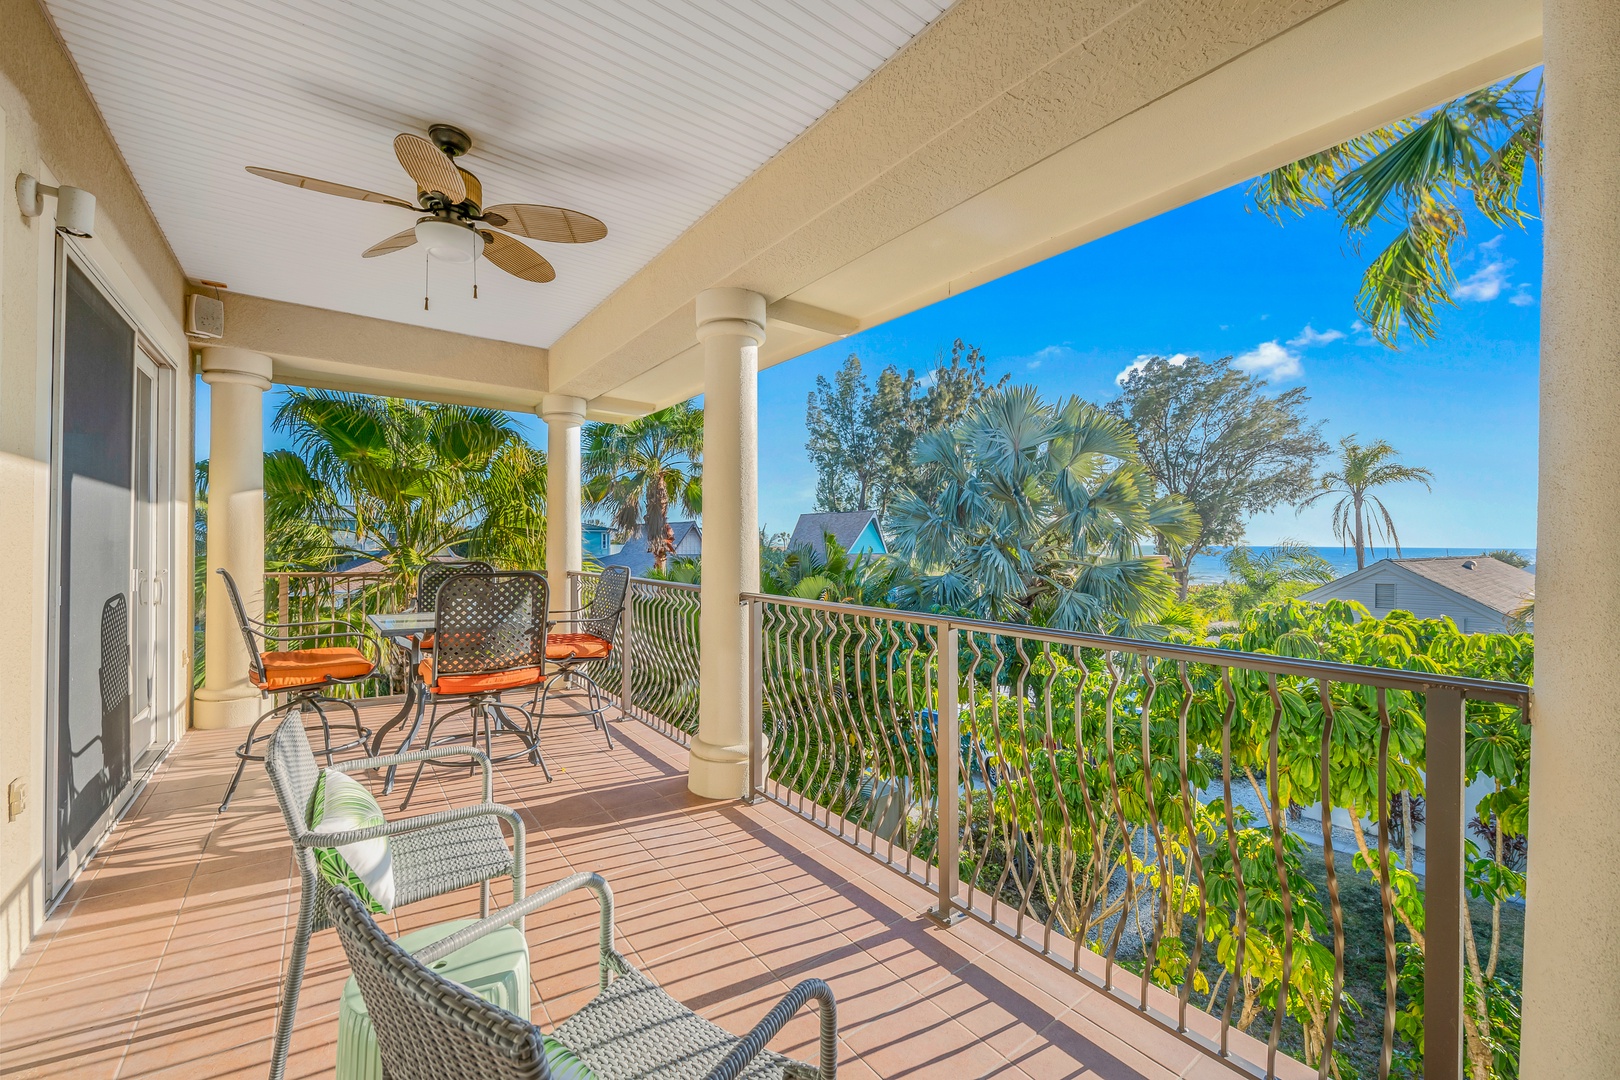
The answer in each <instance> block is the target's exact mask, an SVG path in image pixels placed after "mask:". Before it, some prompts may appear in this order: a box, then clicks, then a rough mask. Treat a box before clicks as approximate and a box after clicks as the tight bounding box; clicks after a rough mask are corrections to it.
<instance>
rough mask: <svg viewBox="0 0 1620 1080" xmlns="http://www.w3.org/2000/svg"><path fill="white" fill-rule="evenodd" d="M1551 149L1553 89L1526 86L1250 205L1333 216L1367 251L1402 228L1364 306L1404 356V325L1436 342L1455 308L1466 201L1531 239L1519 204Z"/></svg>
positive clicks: (1492, 89) (1456, 105) (1421, 119)
mask: <svg viewBox="0 0 1620 1080" xmlns="http://www.w3.org/2000/svg"><path fill="white" fill-rule="evenodd" d="M1541 149H1542V82H1541V79H1540V78H1537V79H1535V80H1534V81H1533V82H1526V81H1525V77H1524V76H1518V77H1515V78H1513V79H1509V80H1508V81H1507V82H1504V83H1498V84H1496V85H1495V86H1489V87H1486V88H1485V89H1483V90H1476V91H1474V92H1473V93H1470V94H1465V95H1464V96H1462V97H1460V98H1457V99H1456V100H1455V101H1449V102H1447V103H1445V104H1444V105H1441V106H1440V107H1439V108H1437V109H1435V110H1434V111H1433V112H1430V113H1428V114H1427V115H1424V116H1416V117H1411V118H1408V119H1406V120H1402V121H1400V122H1399V123H1396V124H1390V125H1388V126H1386V127H1381V128H1375V129H1374V130H1372V131H1370V132H1368V133H1367V134H1365V135H1360V136H1357V137H1356V138H1354V139H1351V140H1350V141H1349V142H1345V143H1340V144H1339V145H1338V146H1333V147H1329V148H1328V149H1326V150H1323V151H1322V152H1320V153H1317V154H1312V155H1310V156H1309V157H1305V158H1301V159H1300V160H1298V161H1296V162H1293V163H1291V164H1289V165H1284V166H1282V167H1281V168H1279V169H1275V170H1273V171H1272V172H1269V173H1267V174H1265V175H1264V176H1262V177H1260V178H1259V179H1258V180H1256V181H1255V182H1254V184H1253V185H1252V186H1251V188H1250V191H1249V194H1250V196H1251V198H1252V199H1253V200H1254V203H1255V205H1256V206H1257V207H1258V208H1259V209H1260V210H1261V211H1263V212H1264V213H1266V214H1267V215H1269V216H1270V217H1272V218H1273V219H1274V220H1280V219H1281V216H1282V212H1283V211H1285V210H1286V211H1292V212H1293V213H1295V214H1304V213H1306V212H1307V211H1309V210H1312V209H1323V208H1331V209H1332V211H1333V212H1334V213H1336V214H1337V215H1338V217H1339V220H1340V224H1341V226H1342V228H1343V230H1344V232H1345V233H1346V234H1347V236H1348V237H1349V238H1350V240H1351V241H1352V242H1353V243H1356V244H1359V242H1360V241H1361V240H1362V239H1363V238H1364V237H1366V236H1367V235H1368V234H1369V233H1370V232H1371V231H1372V229H1373V228H1374V227H1375V226H1376V225H1379V224H1383V225H1386V226H1393V227H1394V228H1395V230H1396V232H1395V236H1394V238H1393V239H1392V240H1391V241H1390V242H1389V244H1388V245H1387V246H1386V247H1385V248H1384V249H1383V250H1382V251H1380V252H1379V253H1378V254H1377V255H1376V256H1374V257H1373V260H1372V262H1371V263H1370V264H1369V265H1368V267H1367V270H1366V272H1365V273H1364V274H1363V276H1362V279H1361V289H1360V292H1359V294H1358V295H1357V297H1356V307H1357V309H1358V311H1359V312H1360V314H1361V319H1362V322H1363V323H1364V324H1365V325H1366V327H1367V329H1368V330H1369V331H1371V332H1372V334H1373V335H1374V336H1375V337H1377V338H1378V340H1380V341H1382V342H1383V343H1384V344H1386V345H1388V346H1390V347H1392V348H1393V347H1394V346H1395V342H1396V337H1397V335H1398V333H1399V331H1400V328H1401V326H1402V325H1403V324H1404V325H1405V327H1406V328H1407V329H1408V330H1410V331H1411V333H1412V335H1413V337H1415V338H1417V340H1418V341H1428V340H1431V339H1432V338H1433V337H1434V335H1435V332H1436V328H1437V322H1438V320H1437V316H1436V310H1437V309H1438V307H1439V306H1440V305H1442V304H1450V303H1452V299H1451V295H1452V287H1453V286H1454V285H1455V283H1456V276H1455V274H1454V272H1453V270H1452V266H1451V251H1452V248H1453V247H1454V246H1455V245H1456V243H1457V241H1458V240H1460V239H1461V238H1462V236H1463V235H1464V231H1465V230H1464V221H1463V216H1462V210H1461V208H1460V206H1459V202H1460V199H1461V198H1463V197H1467V198H1471V200H1472V202H1473V204H1474V206H1475V207H1476V208H1477V209H1478V210H1479V212H1480V213H1481V214H1483V215H1484V216H1485V217H1486V218H1487V219H1488V220H1489V221H1490V222H1491V223H1492V224H1495V225H1498V226H1507V225H1517V226H1519V227H1521V228H1522V227H1523V226H1524V223H1525V222H1526V221H1527V220H1529V219H1530V217H1531V214H1530V213H1529V212H1528V211H1527V210H1525V209H1524V208H1523V207H1521V205H1520V193H1521V191H1522V189H1523V187H1524V182H1525V177H1526V173H1527V166H1529V165H1531V164H1534V165H1535V167H1536V169H1537V170H1538V171H1539V170H1540V167H1541ZM1538 180H1539V178H1538ZM1537 201H1538V203H1539V192H1538V200H1537Z"/></svg>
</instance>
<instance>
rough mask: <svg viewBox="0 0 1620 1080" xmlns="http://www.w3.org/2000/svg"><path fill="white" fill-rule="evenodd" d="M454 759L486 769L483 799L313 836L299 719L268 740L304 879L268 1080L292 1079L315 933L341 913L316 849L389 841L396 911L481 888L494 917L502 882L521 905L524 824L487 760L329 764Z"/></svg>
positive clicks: (442, 752) (307, 752)
mask: <svg viewBox="0 0 1620 1080" xmlns="http://www.w3.org/2000/svg"><path fill="white" fill-rule="evenodd" d="M457 756H459V757H466V758H470V759H472V761H473V763H474V764H475V765H478V766H481V767H482V768H483V772H484V789H483V800H482V801H481V802H478V803H473V804H470V805H465V806H457V807H452V808H451V809H448V810H440V811H437V812H435V813H432V814H421V815H419V816H417V817H411V818H402V819H400V820H396V821H390V822H387V823H386V824H384V825H380V826H378V827H376V828H373V829H360V830H355V831H353V832H349V833H335V834H333V833H318V832H313V831H311V829H310V827H309V823H308V822H309V818H308V814H309V805H310V801H311V799H312V798H313V797H314V794H315V782H316V780H317V779H318V778H319V776H320V766H319V765H318V764H317V763H316V761H315V755H314V753H313V751H312V750H311V749H310V745H309V739H308V737H307V736H306V735H305V734H304V725H303V723H302V721H301V720H300V719H299V716H298V713H296V712H294V713H291V714H289V715H288V717H287V719H286V720H284V721H283V722H282V723H281V724H280V725H278V726H277V727H276V730H275V731H274V732H273V733H272V734H271V735H270V742H269V746H268V747H267V748H266V750H265V755H264V767H265V770H266V771H267V772H268V773H269V774H270V784H271V786H272V787H273V788H274V789H275V792H276V801H277V802H278V803H280V804H281V814H282V817H283V818H284V819H285V821H286V825H287V834H288V835H289V836H290V837H291V838H292V842H293V849H294V851H295V852H296V853H297V856H298V871H299V877H300V878H301V880H302V892H301V894H300V898H299V902H298V922H297V924H296V927H295V929H294V932H293V941H292V949H291V951H290V952H289V953H288V957H287V963H286V968H285V973H284V975H283V978H282V988H281V1002H280V1006H279V1008H278V1010H277V1014H276V1037H275V1042H274V1044H273V1046H272V1049H271V1058H270V1080H281V1077H282V1076H283V1075H284V1074H285V1072H286V1068H287V1048H288V1046H289V1044H290V1042H291V1039H292V1025H293V1018H294V1017H295V1016H296V1015H297V1013H298V992H299V989H300V987H301V986H302V985H303V981H304V962H305V959H306V958H307V957H308V955H309V939H310V938H311V937H313V936H314V934H315V932H316V931H318V930H324V929H326V928H327V927H329V926H332V925H334V920H333V911H334V909H335V908H336V907H338V906H339V905H338V904H337V903H335V898H336V897H337V896H339V895H343V894H341V891H340V890H335V889H333V887H332V886H330V885H328V884H327V883H326V881H325V879H323V878H322V877H321V875H320V871H319V869H318V868H317V865H316V861H315V852H314V849H315V848H317V847H322V848H327V847H336V846H338V845H339V844H349V843H355V842H357V841H360V840H369V839H372V838H373V837H378V836H386V837H389V854H390V857H391V860H392V862H393V869H394V895H395V903H394V906H395V908H396V909H397V908H400V907H403V906H405V905H406V904H412V903H415V902H416V901H418V900H428V899H431V898H433V897H435V896H442V895H444V894H445V893H449V892H454V891H456V890H457V889H464V888H467V887H469V886H472V885H478V886H480V889H479V898H478V914H479V916H480V917H485V916H488V914H489V906H490V883H491V882H493V881H495V880H497V879H499V878H503V877H509V878H511V879H512V898H513V900H514V901H516V900H521V899H522V898H523V895H524V894H523V865H524V864H523V837H524V832H523V819H522V818H520V817H519V816H518V814H517V812H516V811H515V810H511V809H508V808H507V807H505V806H501V805H499V804H497V803H496V802H495V801H494V786H493V776H492V773H491V770H490V763H489V759H488V758H486V757H485V756H484V755H483V754H481V753H479V752H478V751H477V750H474V749H472V748H471V747H448V746H447V747H441V748H439V749H437V750H434V749H427V750H416V751H412V752H410V753H406V754H391V755H388V756H386V757H374V758H358V759H355V760H352V761H344V762H340V763H339V764H337V765H335V766H332V767H333V768H335V769H338V770H339V771H342V772H346V773H354V772H361V771H364V770H367V769H378V768H386V767H387V766H390V765H407V764H412V763H414V762H421V761H431V760H438V759H442V758H448V757H457ZM503 821H504V822H506V825H507V827H509V828H510V829H511V830H512V846H511V847H510V848H508V847H507V844H506V839H505V836H504V835H503V834H502V831H501V822H503Z"/></svg>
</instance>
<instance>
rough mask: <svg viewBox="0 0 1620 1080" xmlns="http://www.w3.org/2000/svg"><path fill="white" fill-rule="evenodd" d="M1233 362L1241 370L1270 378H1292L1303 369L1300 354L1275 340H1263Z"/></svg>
mask: <svg viewBox="0 0 1620 1080" xmlns="http://www.w3.org/2000/svg"><path fill="white" fill-rule="evenodd" d="M1232 363H1233V364H1235V365H1236V366H1237V368H1238V370H1240V371H1247V372H1249V373H1250V374H1253V375H1263V376H1265V377H1266V378H1268V379H1291V378H1293V377H1295V376H1296V375H1299V374H1300V373H1301V372H1302V371H1303V369H1302V368H1301V367H1300V364H1299V354H1297V353H1294V352H1290V351H1289V350H1288V349H1285V348H1283V346H1281V345H1279V344H1278V343H1277V342H1275V341H1262V342H1261V343H1260V344H1258V345H1256V346H1255V347H1254V348H1253V349H1251V350H1250V351H1248V352H1246V353H1244V354H1243V355H1241V356H1239V357H1238V358H1237V359H1236V360H1234V361H1232Z"/></svg>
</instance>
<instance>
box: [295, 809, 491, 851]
mask: <svg viewBox="0 0 1620 1080" xmlns="http://www.w3.org/2000/svg"><path fill="white" fill-rule="evenodd" d="M476 817H498V818H502V819H504V820H505V821H506V823H507V824H508V825H510V826H511V827H512V834H513V836H514V837H516V838H517V839H518V840H519V846H520V847H521V846H522V844H521V841H522V837H523V819H522V818H521V817H519V816H518V813H517V811H516V810H513V809H511V808H510V807H506V806H502V805H500V804H499V803H475V804H473V805H471V806H453V807H451V808H450V809H448V810H439V811H436V812H434V813H432V814H421V815H418V816H417V817H413V818H403V819H401V820H399V821H385V822H383V823H382V824H381V825H373V826H371V827H370V828H367V829H350V830H349V831H348V832H335V833H323V832H306V833H304V834H303V835H301V836H299V837H298V839H297V840H296V841H294V842H295V843H296V844H297V845H298V846H299V847H305V848H317V847H321V848H328V847H341V846H342V845H344V844H358V843H360V842H361V841H362V840H376V839H378V838H379V837H384V836H399V835H401V834H403V833H410V832H418V831H420V830H422V829H431V828H433V827H434V826H436V825H449V824H452V823H454V822H457V821H467V820H469V819H471V818H476Z"/></svg>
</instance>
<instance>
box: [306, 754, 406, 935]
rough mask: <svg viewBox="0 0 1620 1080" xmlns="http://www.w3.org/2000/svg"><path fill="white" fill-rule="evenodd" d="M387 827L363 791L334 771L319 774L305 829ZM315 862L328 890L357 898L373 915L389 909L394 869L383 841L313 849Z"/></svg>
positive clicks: (331, 830) (339, 830)
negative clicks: (339, 889)
mask: <svg viewBox="0 0 1620 1080" xmlns="http://www.w3.org/2000/svg"><path fill="white" fill-rule="evenodd" d="M386 821H387V819H386V818H384V817H383V812H382V807H380V806H378V805H377V800H376V799H374V798H372V796H371V792H369V791H367V790H366V788H365V785H363V784H361V783H359V782H358V781H356V780H354V779H353V778H352V777H350V776H348V775H347V774H345V773H342V772H339V771H338V770H336V769H322V770H321V776H320V779H319V780H317V781H316V782H315V794H314V795H313V796H312V797H311V798H310V805H309V827H310V828H311V829H314V830H316V831H318V832H327V833H345V832H352V831H354V830H356V829H369V828H373V827H375V826H378V825H382V824H384V823H385V822H386ZM314 852H315V862H316V865H317V866H318V867H319V868H320V873H321V877H322V878H324V879H325V880H326V882H327V884H329V885H341V886H343V887H344V888H346V889H348V890H349V891H350V892H352V893H354V894H355V895H356V896H358V897H359V898H360V899H361V901H362V902H364V903H365V905H366V907H367V908H369V909H370V910H371V911H372V913H373V914H375V913H379V912H384V911H388V910H390V909H391V908H392V907H393V906H394V863H393V859H392V857H391V856H390V854H389V850H388V838H387V837H386V836H380V837H377V838H376V839H374V840H361V841H359V842H358V843H353V844H339V845H338V846H337V847H333V848H315V849H314Z"/></svg>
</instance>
